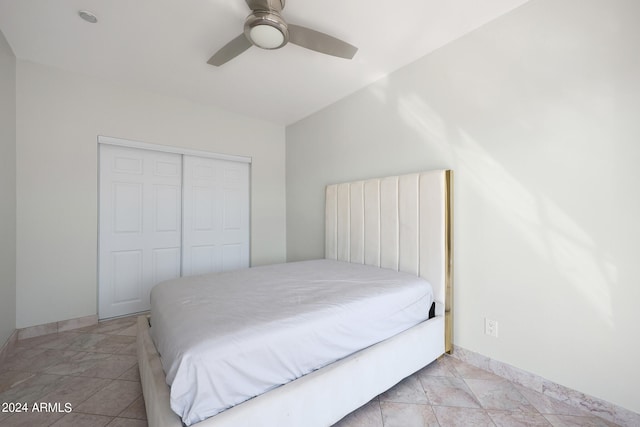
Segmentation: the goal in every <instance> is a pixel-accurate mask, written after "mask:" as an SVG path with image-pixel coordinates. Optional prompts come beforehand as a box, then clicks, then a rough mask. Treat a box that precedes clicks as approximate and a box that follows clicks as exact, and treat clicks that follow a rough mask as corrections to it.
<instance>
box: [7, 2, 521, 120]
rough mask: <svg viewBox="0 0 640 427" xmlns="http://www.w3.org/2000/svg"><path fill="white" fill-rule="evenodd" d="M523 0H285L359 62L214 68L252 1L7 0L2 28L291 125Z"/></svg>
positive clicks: (314, 56)
mask: <svg viewBox="0 0 640 427" xmlns="http://www.w3.org/2000/svg"><path fill="white" fill-rule="evenodd" d="M526 1H528V0H484V1H478V0H446V1H442V0H397V1H389V2H387V1H384V2H383V1H379V0H373V1H366V0H349V1H347V0H322V1H320V0H287V4H286V6H285V9H284V10H283V14H282V15H283V17H284V19H285V20H287V21H288V22H290V23H294V24H298V25H303V26H307V27H310V28H313V29H315V30H318V31H322V32H325V33H328V34H330V35H333V36H334V37H337V38H340V39H342V40H345V41H347V42H349V43H351V44H353V45H355V46H357V47H358V48H359V51H358V53H357V54H356V56H355V57H354V59H353V60H351V61H349V60H344V59H339V58H333V57H330V56H327V55H322V54H319V53H316V52H312V51H309V50H306V49H303V48H301V47H298V46H295V45H292V44H289V45H287V46H285V47H284V48H282V49H279V50H275V51H265V50H261V49H259V48H256V47H252V48H250V49H249V50H248V51H246V52H245V53H243V54H242V55H241V56H239V57H237V58H235V59H234V60H232V61H231V62H229V63H227V64H225V65H223V66H222V67H220V68H216V67H213V66H210V65H207V63H206V62H207V60H208V59H209V58H210V57H211V55H212V54H213V53H215V52H216V51H217V50H218V49H219V48H220V47H222V46H223V45H225V44H226V43H227V42H228V41H229V40H231V39H232V38H233V37H235V36H237V35H239V34H240V33H241V32H242V27H243V23H244V18H245V17H246V16H247V15H248V14H249V9H248V7H247V5H246V3H245V1H244V0H108V1H105V0H0V30H1V31H2V32H3V33H4V35H5V37H6V39H7V41H8V42H9V44H10V45H11V47H12V49H13V51H14V53H15V55H16V56H17V57H18V58H20V59H23V60H29V61H33V62H38V63H41V64H46V65H50V66H54V67H57V68H61V69H65V70H70V71H74V72H80V73H83V74H89V75H94V76H98V77H102V78H106V79H109V80H112V81H115V82H119V83H121V84H126V85H135V86H138V87H140V88H143V89H146V90H151V91H154V92H157V93H161V94H165V95H169V96H175V97H181V98H187V99H191V100H193V101H196V102H201V103H206V104H213V105H218V106H220V107H222V108H224V109H226V110H230V111H235V112H238V113H241V114H244V115H248V116H251V117H257V118H261V119H264V120H267V121H271V122H275V123H278V124H283V125H287V124H291V123H293V122H295V121H297V120H300V119H301V118H304V117H306V116H308V115H309V114H312V113H314V112H315V111H318V110H319V109H321V108H323V107H325V106H327V105H329V104H331V103H333V102H335V101H337V100H338V99H340V98H342V97H344V96H346V95H348V94H350V93H352V92H355V91H356V90H358V89H360V88H362V87H364V86H366V85H367V84H369V83H372V82H373V81H375V80H377V79H379V78H381V77H383V76H385V75H387V74H389V73H390V72H392V71H394V70H396V69H398V68H400V67H402V66H404V65H406V64H408V63H410V62H413V61H415V60H416V59H418V58H420V57H422V56H424V55H426V54H427V53H429V52H432V51H433V50H435V49H437V48H439V47H441V46H443V45H445V44H447V43H449V42H450V41H452V40H455V39H457V38H459V37H460V36H462V35H463V34H465V33H467V32H469V31H471V30H473V29H475V28H478V27H479V26H481V25H483V24H485V23H487V22H489V21H491V20H493V19H495V18H496V17H498V16H500V15H502V14H504V13H506V12H508V11H510V10H512V9H514V8H515V7H517V6H519V5H521V4H523V3H526ZM82 9H87V10H90V11H92V12H93V13H95V14H96V15H97V17H98V19H99V22H98V23H97V24H89V23H87V22H85V21H83V20H82V19H80V18H79V17H78V15H77V12H78V11H79V10H82Z"/></svg>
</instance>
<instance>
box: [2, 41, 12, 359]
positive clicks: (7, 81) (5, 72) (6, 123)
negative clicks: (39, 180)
mask: <svg viewBox="0 0 640 427" xmlns="http://www.w3.org/2000/svg"><path fill="white" fill-rule="evenodd" d="M15 328H16V58H15V56H14V55H13V51H12V50H11V47H10V46H9V45H8V44H7V41H6V39H5V38H4V34H2V32H0V348H2V346H3V345H4V343H5V342H6V341H7V339H8V338H9V336H10V335H11V334H12V333H13V331H14V330H15Z"/></svg>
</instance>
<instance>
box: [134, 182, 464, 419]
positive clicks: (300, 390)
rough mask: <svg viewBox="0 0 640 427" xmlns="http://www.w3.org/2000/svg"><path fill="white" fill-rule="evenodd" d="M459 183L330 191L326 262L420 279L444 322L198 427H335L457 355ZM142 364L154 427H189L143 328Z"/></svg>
mask: <svg viewBox="0 0 640 427" xmlns="http://www.w3.org/2000/svg"><path fill="white" fill-rule="evenodd" d="M452 179H453V173H452V171H450V170H436V171H429V172H423V173H416V174H410V175H402V176H393V177H387V178H380V179H371V180H367V181H357V182H351V183H343V184H334V185H329V186H327V189H326V200H325V202H326V203H325V258H329V259H337V260H341V261H346V262H352V263H361V264H362V263H364V264H369V265H375V266H379V267H382V268H391V269H395V270H399V271H404V272H408V273H412V274H415V275H417V276H420V277H423V278H425V279H426V280H428V281H429V282H430V283H431V285H432V286H433V288H434V297H435V303H436V310H435V314H436V315H435V317H433V318H431V319H429V320H427V321H425V322H422V323H420V324H419V325H417V326H414V327H413V328H411V329H409V330H407V331H405V332H402V333H400V334H398V335H396V336H394V337H392V338H389V339H387V340H385V341H383V342H381V343H378V344H375V345H373V346H371V347H368V348H366V349H364V350H361V351H359V352H357V353H354V354H352V355H351V356H349V357H346V358H344V359H341V360H339V361H337V362H334V363H332V364H330V365H328V366H326V367H324V368H322V369H319V370H317V371H314V372H312V373H310V374H307V375H305V376H303V377H301V378H298V379H297V380H295V381H292V382H290V383H288V384H285V385H283V386H280V387H278V388H275V389H273V390H271V391H269V392H267V393H264V394H262V395H260V396H257V397H255V398H253V399H250V400H248V401H246V402H243V403H241V404H239V405H237V406H234V407H233V408H231V409H228V410H226V411H224V412H221V413H219V414H217V415H215V416H213V417H211V418H208V419H206V420H204V421H201V422H199V423H197V424H195V425H197V426H198V427H243V426H246V427H253V426H257V425H261V426H278V427H281V426H301V425H304V426H318V427H326V426H330V425H332V424H334V423H336V422H337V421H339V420H340V419H341V418H342V417H344V416H345V415H347V414H349V413H350V412H352V411H354V410H355V409H357V408H359V407H360V406H362V405H364V404H365V403H367V402H368V401H369V400H371V399H372V398H374V397H375V396H377V395H378V394H380V393H382V392H384V391H386V390H388V389H389V388H391V387H393V386H394V385H395V384H397V383H398V382H399V381H401V380H402V379H404V378H405V377H407V376H409V375H411V374H413V373H414V372H416V371H418V370H419V369H421V368H423V367H424V366H426V365H428V364H429V363H431V362H432V361H434V360H435V359H437V358H438V357H440V356H441V355H442V354H443V353H445V352H450V351H451V346H452V327H453V325H452V316H451V313H452V311H451V309H452V205H451V202H452ZM137 346H138V362H139V368H140V378H141V382H142V390H143V393H144V399H145V404H146V409H147V419H148V423H149V426H151V427H161V426H162V427H180V426H182V421H181V420H180V418H179V417H178V416H177V415H176V414H175V413H174V412H173V411H172V410H171V408H170V406H169V386H168V385H167V384H166V382H165V375H164V371H163V369H162V364H161V362H160V356H159V355H158V352H157V350H156V348H155V346H154V344H153V341H152V340H151V336H150V334H149V321H148V318H147V317H146V316H141V317H139V319H138V338H137Z"/></svg>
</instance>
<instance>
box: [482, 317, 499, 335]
mask: <svg viewBox="0 0 640 427" xmlns="http://www.w3.org/2000/svg"><path fill="white" fill-rule="evenodd" d="M484 333H485V334H486V335H490V336H492V337H496V338H498V321H497V320H492V319H487V318H486V317H485V318H484Z"/></svg>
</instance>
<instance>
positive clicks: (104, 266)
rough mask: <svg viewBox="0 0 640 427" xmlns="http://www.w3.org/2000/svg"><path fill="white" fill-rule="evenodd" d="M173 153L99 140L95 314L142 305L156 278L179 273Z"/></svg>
mask: <svg viewBox="0 0 640 427" xmlns="http://www.w3.org/2000/svg"><path fill="white" fill-rule="evenodd" d="M181 181H182V159H181V156H180V155H179V154H171V153H161V152H155V151H150V150H141V149H136V148H127V147H118V146H111V145H100V196H99V236H100V237H99V255H98V256H99V270H98V306H99V312H98V314H99V317H100V318H101V319H104V318H109V317H115V316H122V315H126V314H131V313H137V312H141V311H146V310H148V309H149V308H150V307H149V293H150V291H151V288H152V287H153V285H155V284H156V283H158V281H161V280H167V279H172V278H175V277H179V276H180V243H181V237H182V236H181V234H182V231H181V228H182V226H181V224H182V218H181V217H182V208H181V204H182V187H181Z"/></svg>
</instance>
